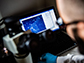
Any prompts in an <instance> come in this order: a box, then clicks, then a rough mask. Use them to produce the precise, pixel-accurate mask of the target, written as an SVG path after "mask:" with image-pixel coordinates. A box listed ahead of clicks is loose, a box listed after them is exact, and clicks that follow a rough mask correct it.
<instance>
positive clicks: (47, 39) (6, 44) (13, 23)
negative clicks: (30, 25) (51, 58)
mask: <svg viewBox="0 0 84 63" xmlns="http://www.w3.org/2000/svg"><path fill="white" fill-rule="evenodd" d="M19 19H20V17H19V16H9V17H5V18H2V19H1V20H0V38H1V39H0V47H1V48H0V51H4V54H5V56H6V55H8V53H7V52H8V51H9V52H10V53H11V55H9V56H10V60H11V59H12V60H11V62H12V63H13V62H14V63H37V62H38V61H39V60H40V57H41V55H42V54H44V53H47V52H49V53H52V54H54V55H60V54H58V53H59V52H62V51H64V50H65V49H67V48H69V47H71V45H73V43H70V45H69V46H67V45H66V44H68V43H69V42H71V41H72V40H71V39H70V37H69V36H68V35H67V34H65V33H64V32H62V30H60V29H59V30H56V31H52V30H50V29H48V30H46V31H44V32H41V33H39V34H36V33H32V32H31V30H27V31H23V30H22V28H21V26H22V24H21V23H20V22H19ZM58 24H59V23H58ZM65 38H66V39H67V40H65ZM72 42H73V41H72ZM64 43H66V44H64ZM64 46H66V47H64ZM61 47H64V48H61ZM62 53H63V52H62ZM4 54H3V55H4ZM5 56H4V57H5ZM11 57H12V58H11ZM0 59H3V58H2V55H1V58H0ZM3 61H4V60H3ZM6 61H8V60H6ZM11 62H10V63H11ZM2 63H5V62H2ZM8 63H9V62H8Z"/></svg>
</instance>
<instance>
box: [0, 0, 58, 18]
mask: <svg viewBox="0 0 84 63" xmlns="http://www.w3.org/2000/svg"><path fill="white" fill-rule="evenodd" d="M49 6H54V7H55V9H56V2H55V0H0V14H1V16H2V17H7V16H11V15H23V14H26V13H31V12H34V11H37V10H40V9H43V8H46V7H49ZM56 13H58V12H57V9H56ZM57 16H58V15H57Z"/></svg>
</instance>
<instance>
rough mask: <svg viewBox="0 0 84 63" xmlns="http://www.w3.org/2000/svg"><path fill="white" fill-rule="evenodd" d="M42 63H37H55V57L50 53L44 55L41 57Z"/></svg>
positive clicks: (40, 62)
mask: <svg viewBox="0 0 84 63" xmlns="http://www.w3.org/2000/svg"><path fill="white" fill-rule="evenodd" d="M41 59H42V60H44V61H39V62H38V63H56V59H57V56H55V55H53V54H51V53H45V54H43V55H42V56H41Z"/></svg>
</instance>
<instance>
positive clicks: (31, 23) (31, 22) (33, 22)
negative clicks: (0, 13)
mask: <svg viewBox="0 0 84 63" xmlns="http://www.w3.org/2000/svg"><path fill="white" fill-rule="evenodd" d="M22 23H23V26H24V28H25V31H27V30H29V29H30V30H31V31H32V32H33V33H38V32H41V31H42V30H45V29H46V27H45V24H44V21H43V18H42V15H39V16H36V17H33V18H31V19H27V20H25V21H22Z"/></svg>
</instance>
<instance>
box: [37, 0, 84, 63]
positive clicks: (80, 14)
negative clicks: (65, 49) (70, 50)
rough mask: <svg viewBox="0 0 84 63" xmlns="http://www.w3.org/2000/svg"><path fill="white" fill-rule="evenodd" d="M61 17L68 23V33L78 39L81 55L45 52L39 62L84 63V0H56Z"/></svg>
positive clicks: (75, 39)
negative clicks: (60, 54) (56, 54)
mask: <svg viewBox="0 0 84 63" xmlns="http://www.w3.org/2000/svg"><path fill="white" fill-rule="evenodd" d="M56 4H57V9H58V12H59V15H60V17H61V18H62V20H63V22H64V23H65V25H66V31H67V34H68V35H69V36H70V37H71V38H72V39H73V40H74V41H76V43H77V45H78V49H79V51H80V53H81V54H80V55H74V54H67V55H66V56H55V55H53V54H51V53H45V54H43V55H42V57H41V59H46V61H39V62H38V63H84V0H56Z"/></svg>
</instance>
